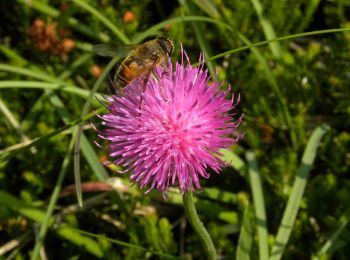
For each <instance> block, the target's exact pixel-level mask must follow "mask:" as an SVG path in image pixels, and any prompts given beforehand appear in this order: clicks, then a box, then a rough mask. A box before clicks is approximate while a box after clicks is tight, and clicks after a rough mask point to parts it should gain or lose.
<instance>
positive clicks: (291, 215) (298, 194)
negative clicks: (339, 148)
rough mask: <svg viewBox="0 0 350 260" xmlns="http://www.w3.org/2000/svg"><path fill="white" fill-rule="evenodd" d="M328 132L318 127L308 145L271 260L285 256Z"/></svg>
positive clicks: (277, 259) (326, 127)
mask: <svg viewBox="0 0 350 260" xmlns="http://www.w3.org/2000/svg"><path fill="white" fill-rule="evenodd" d="M328 130H329V126H327V125H321V126H319V127H317V128H316V129H315V130H314V131H313V133H312V135H311V137H310V139H309V141H308V143H307V145H306V148H305V151H304V154H303V157H302V160H301V164H300V166H299V170H298V175H297V177H296V179H295V181H294V184H293V188H292V191H291V195H290V197H289V200H288V203H287V206H286V209H285V211H284V214H283V217H282V222H281V225H280V227H279V229H278V232H277V237H276V242H275V245H274V246H273V248H272V251H271V257H270V259H271V260H279V259H280V258H281V257H282V255H283V252H284V249H285V247H286V245H287V243H288V240H289V237H290V234H291V232H292V228H293V225H294V222H295V219H296V217H297V214H298V210H299V207H300V203H301V199H302V196H303V193H304V190H305V186H306V184H307V181H308V177H309V173H310V170H311V167H312V165H313V163H314V160H315V157H316V151H317V147H318V145H319V144H320V142H321V139H322V137H323V136H324V134H325V133H326V132H327V131H328Z"/></svg>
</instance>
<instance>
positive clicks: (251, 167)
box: [246, 151, 269, 260]
mask: <svg viewBox="0 0 350 260" xmlns="http://www.w3.org/2000/svg"><path fill="white" fill-rule="evenodd" d="M246 158H247V161H248V171H249V179H250V188H251V190H252V193H253V201H254V209H255V224H256V227H257V230H258V238H259V256H260V258H259V259H262V260H267V259H269V244H268V232H267V221H266V212H265V201H264V193H263V187H262V183H261V178H260V173H259V169H258V164H257V161H256V158H255V155H254V153H253V152H251V151H247V152H246Z"/></svg>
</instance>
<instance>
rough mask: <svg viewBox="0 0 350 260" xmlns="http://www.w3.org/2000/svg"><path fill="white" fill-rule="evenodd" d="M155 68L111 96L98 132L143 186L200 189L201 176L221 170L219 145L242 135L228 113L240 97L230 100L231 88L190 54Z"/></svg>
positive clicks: (228, 143)
mask: <svg viewBox="0 0 350 260" xmlns="http://www.w3.org/2000/svg"><path fill="white" fill-rule="evenodd" d="M182 54H183V57H184V56H185V57H187V55H186V53H185V52H184V51H182ZM200 62H201V63H203V56H202V57H201V58H200ZM154 73H155V74H156V77H150V79H149V80H145V79H143V78H138V79H135V80H134V81H132V82H131V83H130V84H129V85H128V86H127V87H126V88H125V89H124V90H123V92H124V94H121V95H114V96H112V97H110V98H108V99H107V102H108V111H109V112H108V113H107V114H105V115H103V116H101V118H102V124H103V125H105V127H104V130H101V131H100V132H99V136H100V137H101V138H103V139H107V140H109V141H110V142H109V156H110V157H112V158H113V162H114V163H115V164H118V165H120V166H122V167H125V168H126V171H131V172H132V174H131V177H130V181H131V182H132V183H136V184H138V185H139V187H140V188H141V189H142V188H144V187H148V190H147V192H148V191H150V190H152V189H158V190H160V191H162V192H166V191H167V190H168V187H169V186H178V187H180V190H181V192H182V193H183V192H185V191H187V190H188V191H193V190H196V189H200V188H201V185H200V179H201V178H209V176H210V174H209V173H208V172H207V168H208V167H210V168H211V169H213V170H214V171H215V172H217V173H219V171H220V170H221V168H222V167H223V166H224V162H223V161H222V160H220V159H219V158H217V156H216V155H220V152H219V149H221V148H227V147H229V146H232V145H233V144H235V143H236V142H237V141H238V139H239V133H238V132H237V126H238V125H239V123H240V121H241V119H238V120H236V121H233V118H232V114H230V113H232V110H233V108H234V106H235V104H236V103H238V101H237V102H235V104H233V103H234V102H233V98H232V99H231V100H226V99H225V97H226V96H227V94H228V93H229V90H226V91H222V90H220V87H222V84H219V82H218V81H217V80H215V79H214V80H212V81H210V76H209V75H208V72H207V70H204V69H203V67H202V66H200V67H193V66H191V65H190V64H189V62H188V58H187V64H185V62H184V61H183V59H182V62H181V63H176V65H175V68H174V70H173V67H172V64H171V63H170V62H169V65H168V70H167V71H165V70H164V69H162V68H157V69H156V70H155V72H154ZM145 84H146V85H145ZM238 99H239V98H238Z"/></svg>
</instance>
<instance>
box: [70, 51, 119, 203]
mask: <svg viewBox="0 0 350 260" xmlns="http://www.w3.org/2000/svg"><path fill="white" fill-rule="evenodd" d="M119 59H120V57H118V56H117V57H114V58H113V59H112V60H111V61H110V62H109V63H108V65H107V66H106V68H105V69H104V71H103V72H102V74H101V76H100V77H99V78H98V79H97V81H96V82H95V84H94V86H93V87H92V89H91V91H90V94H89V96H88V98H87V100H86V103H85V105H84V108H83V111H82V113H81V118H84V117H85V116H86V115H87V113H88V110H89V109H90V104H91V101H92V99H93V97H94V95H95V93H96V92H97V90H98V89H99V87H100V86H101V85H102V84H103V82H104V80H105V78H106V77H107V75H108V73H109V71H110V70H111V69H112V68H113V67H114V65H115V64H116V63H117V61H118V60H119ZM82 131H83V124H82V123H79V126H78V127H77V129H76V134H77V140H76V143H75V148H74V178H75V181H76V183H75V184H76V189H77V199H78V204H79V206H80V207H82V205H83V198H82V195H81V183H80V154H79V151H80V143H81V136H82Z"/></svg>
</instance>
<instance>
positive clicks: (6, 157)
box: [0, 107, 106, 164]
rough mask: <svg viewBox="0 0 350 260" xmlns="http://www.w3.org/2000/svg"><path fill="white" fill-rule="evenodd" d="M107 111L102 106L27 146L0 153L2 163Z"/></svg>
mask: <svg viewBox="0 0 350 260" xmlns="http://www.w3.org/2000/svg"><path fill="white" fill-rule="evenodd" d="M105 111H106V108H104V107H101V108H99V109H97V110H96V111H95V112H91V113H89V114H87V115H86V116H85V117H84V118H83V119H78V120H75V121H72V122H70V123H68V124H66V125H64V126H62V127H60V128H57V129H56V130H54V131H52V132H51V133H49V134H47V135H44V136H41V137H39V138H36V139H34V140H33V141H32V142H31V143H29V144H27V145H25V146H21V147H19V148H18V149H16V150H10V151H6V152H2V153H0V164H1V163H3V162H5V161H7V160H9V159H11V158H12V157H14V156H16V155H17V154H20V153H21V152H24V151H27V150H28V149H30V148H31V147H34V146H37V145H40V144H42V143H44V144H45V143H46V141H47V140H49V139H50V138H52V137H54V136H56V135H59V134H61V133H62V132H63V131H65V130H67V129H69V128H71V127H73V126H76V125H77V124H79V123H81V122H84V121H88V120H90V119H91V118H93V117H95V116H96V113H103V112H105Z"/></svg>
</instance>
